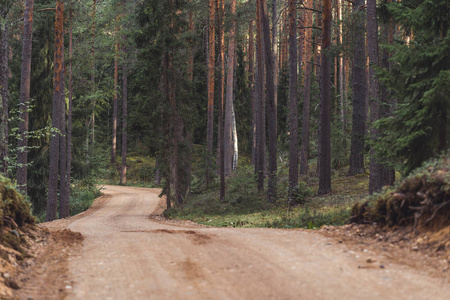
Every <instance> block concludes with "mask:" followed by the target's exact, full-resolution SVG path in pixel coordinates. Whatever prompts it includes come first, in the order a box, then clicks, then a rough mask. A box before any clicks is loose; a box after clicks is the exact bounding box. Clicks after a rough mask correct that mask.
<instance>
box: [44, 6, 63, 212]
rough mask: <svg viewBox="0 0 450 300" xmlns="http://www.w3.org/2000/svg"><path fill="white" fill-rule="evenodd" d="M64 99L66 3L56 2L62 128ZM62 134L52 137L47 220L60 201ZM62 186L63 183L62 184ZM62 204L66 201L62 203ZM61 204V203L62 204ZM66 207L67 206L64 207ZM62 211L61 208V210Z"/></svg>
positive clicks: (56, 118)
mask: <svg viewBox="0 0 450 300" xmlns="http://www.w3.org/2000/svg"><path fill="white" fill-rule="evenodd" d="M63 101H64V3H63V2H62V1H60V0H58V1H57V2H56V16H55V59H54V72H53V99H52V126H53V127H55V128H58V129H59V130H61V129H62V126H63V124H62V120H61V118H62V111H63V103H64V102H63ZM60 141H61V139H60V136H59V134H54V135H52V137H51V139H50V172H49V187H48V199H47V215H46V221H52V220H54V219H56V207H57V202H58V175H61V174H58V164H59V161H60V158H61V157H62V155H65V153H64V154H62V153H60ZM61 183H62V181H61ZM61 187H62V185H61ZM61 204H62V206H64V205H65V203H61ZM60 206H61V205H60ZM64 209H65V208H64ZM60 213H61V210H60Z"/></svg>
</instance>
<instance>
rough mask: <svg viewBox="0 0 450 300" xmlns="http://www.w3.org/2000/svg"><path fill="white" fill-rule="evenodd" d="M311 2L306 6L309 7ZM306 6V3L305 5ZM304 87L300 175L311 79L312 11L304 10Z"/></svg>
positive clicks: (304, 158)
mask: <svg viewBox="0 0 450 300" xmlns="http://www.w3.org/2000/svg"><path fill="white" fill-rule="evenodd" d="M310 3H311V0H308V2H307V4H308V5H310ZM305 4H306V3H305ZM304 15H305V22H304V24H305V28H304V31H305V85H304V89H303V112H302V143H301V151H300V174H302V175H307V174H308V159H309V127H310V126H309V125H310V120H309V119H310V106H311V77H312V70H313V68H312V64H313V62H312V49H313V40H312V28H310V27H312V11H311V10H309V9H308V10H305V13H304Z"/></svg>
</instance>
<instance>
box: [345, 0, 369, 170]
mask: <svg viewBox="0 0 450 300" xmlns="http://www.w3.org/2000/svg"><path fill="white" fill-rule="evenodd" d="M364 3H365V0H356V1H355V2H354V3H353V12H354V16H353V30H352V33H353V42H354V48H353V68H352V70H353V74H352V90H353V96H352V105H353V116H352V140H351V146H350V167H349V175H356V174H362V173H364V135H365V131H364V127H365V126H366V120H367V115H366V86H367V84H366V83H367V79H366V47H365V37H364V32H365V30H364V28H365V26H364V22H358V21H360V20H359V19H358V16H357V14H356V13H357V12H358V11H360V10H361V9H362V7H363V5H364Z"/></svg>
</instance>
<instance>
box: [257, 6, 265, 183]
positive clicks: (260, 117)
mask: <svg viewBox="0 0 450 300" xmlns="http://www.w3.org/2000/svg"><path fill="white" fill-rule="evenodd" d="M261 1H262V0H257V4H256V63H257V72H256V78H257V80H256V86H255V89H256V98H257V101H256V103H257V104H256V165H255V171H256V174H257V175H258V190H259V191H262V190H263V189H264V171H265V157H266V135H265V131H266V118H265V110H266V109H265V97H264V96H265V95H264V57H263V53H264V49H263V43H262V15H261Z"/></svg>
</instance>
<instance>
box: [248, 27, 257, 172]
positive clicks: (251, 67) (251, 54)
mask: <svg viewBox="0 0 450 300" xmlns="http://www.w3.org/2000/svg"><path fill="white" fill-rule="evenodd" d="M254 47H255V46H254V37H253V20H251V21H250V23H249V25H248V77H249V82H250V89H251V99H252V124H251V138H252V140H251V143H252V165H253V166H255V165H256V101H255V100H256V91H255V68H254V65H255V62H254V51H255V49H254Z"/></svg>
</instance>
